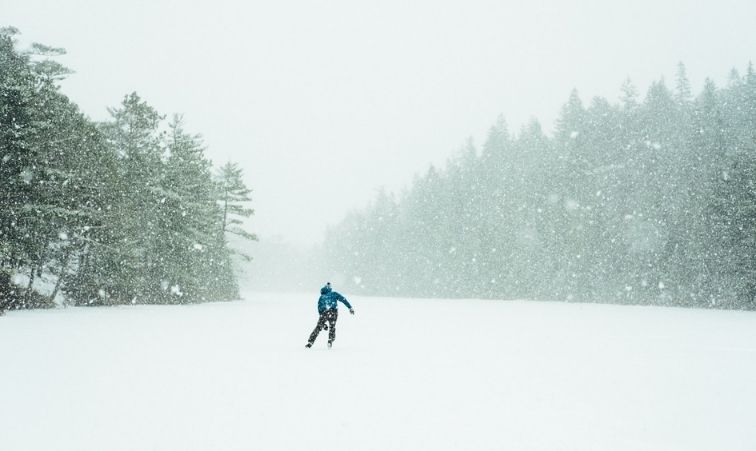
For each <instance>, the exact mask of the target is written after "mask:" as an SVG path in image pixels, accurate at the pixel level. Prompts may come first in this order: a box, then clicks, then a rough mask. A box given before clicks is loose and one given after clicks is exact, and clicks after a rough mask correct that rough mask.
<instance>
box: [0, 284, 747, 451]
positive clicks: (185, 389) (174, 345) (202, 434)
mask: <svg viewBox="0 0 756 451" xmlns="http://www.w3.org/2000/svg"><path fill="white" fill-rule="evenodd" d="M313 292H314V291H313ZM345 294H347V295H348V293H345ZM246 298H247V300H245V301H243V302H234V303H214V304H205V305H192V306H178V307H176V306H173V307H164V306H137V307H119V308H91V309H88V308H69V309H62V310H53V311H29V312H8V313H7V315H6V316H4V317H0V356H2V366H0V368H2V369H1V370H0V450H2V451H18V450H56V451H63V450H70V451H90V450H91V451H112V450H124V451H125V450H128V451H137V450H158V451H168V450H175V451H194V450H218V451H221V450H222V451H230V450H245V451H251V450H261V451H263V450H308V449H309V450H329V451H340V450H350V451H354V450H441V451H443V450H539V451H540V450H543V451H547V450H549V451H551V450H576V451H577V450H580V451H586V450H596V451H599V450H600V451H607V450H613V451H618V450H646V451H650V450H664V451H672V450H685V451H690V450H702V451H703V450H706V451H710V450H722V451H740V450H742V451H746V450H747V451H753V450H754V449H756V314H754V313H746V312H731V311H704V310H685V309H668V308H654V307H622V306H611V305H581V304H560V303H537V302H501V301H498V302H497V301H475V300H473V301H462V300H418V299H376V298H360V297H354V298H350V300H351V301H352V303H353V304H354V306H355V309H356V312H357V315H355V316H353V317H352V316H350V315H349V314H348V313H347V311H346V309H344V308H343V307H342V308H341V311H340V318H339V322H338V336H337V340H336V343H335V345H334V348H333V349H331V350H328V349H326V337H325V336H324V335H323V334H321V336H320V337H319V338H318V341H317V342H316V344H315V347H314V348H313V349H309V350H308V349H305V348H304V344H305V342H306V339H307V336H308V334H309V333H310V331H311V329H312V327H313V326H314V324H315V321H316V311H315V302H316V296H315V295H314V294H312V293H310V294H306V295H305V294H303V295H291V294H289V295H278V294H275V295H274V294H259V293H248V294H247V296H246Z"/></svg>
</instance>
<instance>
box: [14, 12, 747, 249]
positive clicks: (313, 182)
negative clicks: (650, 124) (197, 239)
mask: <svg viewBox="0 0 756 451" xmlns="http://www.w3.org/2000/svg"><path fill="white" fill-rule="evenodd" d="M754 24H756V1H754V0H716V1H695V0H690V1H682V0H633V1H631V0H625V1H616V2H615V1H606V0H605V1H601V0H584V1H578V0H561V1H557V0H553V1H478V0H465V1H456V2H452V1H446V0H436V1H409V0H406V1H393V0H376V1H362V0H347V1H296V2H292V1H266V2H259V1H225V0H215V1H212V2H207V1H197V2H193V1H192V2H190V1H168V0H151V1H136V0H131V1H124V0H121V1H110V0H97V1H95V0H92V1H84V0H0V25H13V26H15V27H17V28H19V29H20V30H21V32H22V43H24V42H26V43H28V42H32V41H36V42H42V43H45V44H49V45H53V46H59V47H64V48H66V49H67V50H68V55H67V56H66V57H64V58H63V59H62V61H63V62H64V63H65V64H67V65H68V66H70V67H71V68H72V69H73V70H75V71H76V74H74V75H72V76H71V77H70V79H69V80H67V81H66V82H64V84H63V89H64V92H65V93H66V94H68V95H69V96H70V97H71V98H72V99H73V100H74V101H75V102H76V103H77V104H79V106H80V107H81V108H82V109H83V111H84V112H85V113H87V114H88V115H89V116H90V117H92V118H93V119H97V120H101V119H105V118H106V117H107V112H106V107H108V106H114V105H117V104H118V103H119V102H120V100H121V99H122V97H123V95H124V94H126V93H128V92H131V91H137V92H138V93H139V94H140V95H141V96H142V97H143V98H144V99H145V100H146V101H148V102H149V103H150V104H152V105H153V106H155V107H156V108H157V109H158V110H159V111H160V112H162V113H165V114H172V113H175V112H178V113H183V114H184V115H185V119H186V122H187V128H188V129H190V131H193V132H197V133H201V134H202V135H203V136H204V138H205V143H206V144H207V146H208V155H209V157H210V158H211V159H212V160H213V161H214V162H215V163H216V165H219V164H221V163H223V162H225V161H226V160H233V161H237V162H239V163H241V164H242V166H243V168H244V170H245V173H246V182H247V184H248V186H250V187H251V188H253V189H254V193H253V196H254V207H255V208H256V210H257V212H256V216H255V218H254V220H253V221H252V228H253V229H254V231H255V232H257V233H259V234H260V235H261V237H262V238H263V239H265V238H266V237H272V236H275V235H280V236H281V237H283V238H284V239H287V240H290V241H293V242H296V243H303V244H309V243H315V242H318V241H319V240H320V239H321V237H322V233H323V231H324V230H325V228H326V226H327V224H329V223H330V224H334V223H336V222H338V221H339V220H340V219H341V218H342V217H343V216H344V215H345V214H346V212H347V211H349V210H350V209H353V208H358V207H361V206H363V205H365V204H366V203H367V202H368V201H369V200H371V199H372V198H373V196H374V194H375V192H376V191H377V189H378V188H379V187H381V186H385V187H387V188H388V189H390V190H393V191H398V190H399V189H400V188H401V187H403V186H406V185H407V184H408V183H410V182H411V179H412V176H413V175H414V174H415V173H418V172H423V171H424V170H425V169H427V166H428V165H429V164H430V163H434V164H441V165H442V164H443V163H444V162H445V161H446V159H447V158H448V157H449V156H450V155H452V154H453V153H454V152H456V150H457V149H458V148H460V147H461V146H462V145H463V144H464V142H465V140H466V139H467V137H469V136H472V137H473V138H474V140H475V142H476V143H477V144H480V143H481V142H482V141H483V139H484V137H485V133H486V131H487V129H488V128H489V127H490V126H491V124H492V123H493V122H494V121H495V119H496V117H497V116H498V115H499V114H503V115H504V116H505V118H506V119H507V121H508V122H509V124H510V129H512V130H514V131H517V130H518V129H519V127H520V126H521V125H522V124H524V123H525V122H527V121H528V120H529V119H530V118H531V117H537V118H538V119H540V120H541V122H542V124H543V125H544V128H546V129H547V130H549V129H550V128H551V127H552V125H553V121H554V119H555V117H556V115H557V114H558V111H559V108H560V107H561V105H562V104H563V103H564V101H565V100H566V99H567V97H568V95H569V92H570V90H571V89H572V88H573V87H574V88H577V89H578V91H579V92H580V94H581V97H582V98H583V100H584V101H586V102H587V101H589V100H590V98H591V97H593V96H596V95H601V96H605V97H608V98H609V99H611V100H615V99H617V98H618V96H619V86H620V85H621V84H622V82H623V80H624V79H625V78H627V77H630V78H631V79H632V80H633V81H634V82H635V83H636V85H637V86H638V87H639V89H640V90H641V93H643V92H645V90H646V88H647V87H648V85H649V83H650V82H651V81H652V80H655V79H659V78H661V77H662V76H664V77H665V78H666V79H667V80H668V81H669V82H670V85H671V84H673V79H674V74H675V70H676V65H677V63H678V61H683V62H684V63H685V64H686V65H687V67H688V73H689V76H690V79H691V81H692V83H693V85H694V88H695V89H696V91H698V90H699V89H700V87H701V85H702V82H703V79H704V78H705V77H706V76H709V77H712V78H713V79H714V80H715V81H716V82H718V83H720V84H721V83H724V82H725V81H726V79H727V74H728V72H729V70H730V68H732V67H736V68H738V69H739V70H741V71H743V70H745V68H746V66H747V63H748V61H749V60H752V59H756V33H754V32H753V30H754Z"/></svg>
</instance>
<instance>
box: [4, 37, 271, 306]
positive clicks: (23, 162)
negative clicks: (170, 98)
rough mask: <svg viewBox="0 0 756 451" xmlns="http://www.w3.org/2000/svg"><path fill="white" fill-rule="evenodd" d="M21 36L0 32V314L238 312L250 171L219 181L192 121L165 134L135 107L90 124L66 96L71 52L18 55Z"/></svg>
mask: <svg viewBox="0 0 756 451" xmlns="http://www.w3.org/2000/svg"><path fill="white" fill-rule="evenodd" d="M17 36H18V30H16V29H14V28H11V27H7V28H3V29H2V30H0V181H2V183H0V311H2V310H4V309H19V308H33V307H51V306H54V305H56V296H59V295H60V296H61V297H62V299H63V300H64V301H63V304H64V305H69V304H70V305H113V304H145V303H158V304H179V303H181V304H183V303H194V302H202V301H208V300H228V299H236V298H238V297H239V293H238V283H237V277H236V275H235V273H234V271H233V267H232V264H231V263H232V259H233V258H234V254H235V252H234V251H233V250H232V249H231V246H229V238H230V237H232V236H239V237H242V238H243V239H252V240H254V239H256V237H255V236H254V234H251V233H249V232H247V231H246V230H245V229H244V228H243V219H244V218H245V217H249V216H250V215H251V214H252V212H253V211H252V209H251V208H250V207H249V201H250V197H249V195H250V189H248V188H247V187H246V186H245V185H244V182H243V176H242V170H241V169H240V168H239V166H238V165H237V164H235V163H231V162H229V163H227V164H225V165H224V166H223V167H221V168H219V169H215V168H214V167H213V166H212V164H211V162H210V161H209V160H208V159H207V158H206V156H205V148H204V145H203V142H202V140H201V138H200V137H199V136H198V135H195V134H192V133H190V132H188V131H187V130H185V129H184V126H183V125H182V118H181V116H178V115H175V116H173V117H172V118H171V119H170V120H166V117H165V116H164V115H161V114H160V113H158V112H157V111H156V110H155V109H154V108H153V107H151V106H150V105H148V104H147V103H146V102H145V101H144V100H143V99H141V98H140V97H139V96H138V95H137V94H136V93H131V94H128V95H126V96H125V97H124V98H123V101H122V102H121V104H120V105H118V106H116V107H113V108H110V109H109V110H108V111H109V113H110V119H109V120H107V121H104V122H95V121H92V120H90V119H88V118H87V117H86V116H85V115H84V114H83V113H82V112H81V111H80V110H79V108H78V107H77V105H76V104H75V103H73V102H72V101H71V100H70V99H68V98H67V97H66V96H65V95H64V94H63V93H62V92H61V90H60V86H59V82H60V80H62V79H63V78H65V77H66V76H67V75H69V74H70V73H71V71H70V70H69V69H68V68H66V67H64V66H62V65H61V64H59V63H58V62H56V60H55V57H56V56H59V55H62V54H63V53H64V52H63V50H62V49H56V48H53V47H49V46H45V45H41V44H33V45H31V47H30V48H29V49H23V50H21V49H19V48H18V44H17ZM241 257H243V258H248V256H241ZM42 279H44V280H42ZM40 281H41V282H42V283H38V282H40ZM37 286H44V287H45V288H46V289H45V290H39V289H36V287H37Z"/></svg>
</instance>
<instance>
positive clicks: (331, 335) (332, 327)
mask: <svg viewBox="0 0 756 451" xmlns="http://www.w3.org/2000/svg"><path fill="white" fill-rule="evenodd" d="M338 316H339V311H338V310H336V309H328V310H326V311H325V312H323V313H321V314H320V318H318V324H317V325H316V326H315V329H314V330H313V331H312V333H311V334H310V339H309V340H307V341H309V342H310V343H315V339H316V338H318V334H319V333H320V331H321V329H323V328H324V327H325V325H326V321H328V341H329V342H333V340H335V339H336V319H337V318H338Z"/></svg>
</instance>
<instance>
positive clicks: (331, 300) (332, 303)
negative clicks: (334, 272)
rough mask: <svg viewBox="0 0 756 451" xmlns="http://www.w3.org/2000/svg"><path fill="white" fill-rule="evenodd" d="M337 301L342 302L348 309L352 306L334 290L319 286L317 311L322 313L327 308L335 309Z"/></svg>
mask: <svg viewBox="0 0 756 451" xmlns="http://www.w3.org/2000/svg"><path fill="white" fill-rule="evenodd" d="M339 302H343V303H344V305H346V306H347V308H348V309H351V308H352V304H350V303H349V301H347V300H346V298H345V297H344V296H342V295H340V294H339V293H337V292H335V291H331V289H330V288H328V287H323V288H321V289H320V298H319V299H318V313H323V312H325V311H326V310H328V309H337V308H338V303H339Z"/></svg>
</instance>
